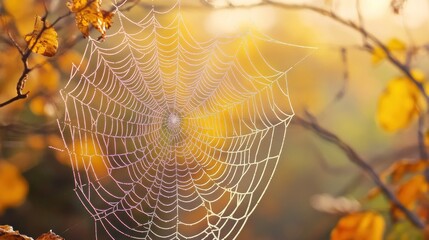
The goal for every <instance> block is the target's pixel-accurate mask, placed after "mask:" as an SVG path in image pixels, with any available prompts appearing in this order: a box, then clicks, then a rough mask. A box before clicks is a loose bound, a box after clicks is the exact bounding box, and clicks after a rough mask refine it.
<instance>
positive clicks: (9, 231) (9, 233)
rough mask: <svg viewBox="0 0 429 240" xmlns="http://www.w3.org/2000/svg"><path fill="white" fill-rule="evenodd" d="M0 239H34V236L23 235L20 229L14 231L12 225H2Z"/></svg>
mask: <svg viewBox="0 0 429 240" xmlns="http://www.w3.org/2000/svg"><path fill="white" fill-rule="evenodd" d="M0 240H33V238H31V237H27V236H25V235H21V234H20V233H19V232H18V231H14V230H13V227H11V226H8V225H3V226H1V225H0Z"/></svg>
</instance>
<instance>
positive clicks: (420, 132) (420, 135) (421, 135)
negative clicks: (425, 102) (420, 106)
mask: <svg viewBox="0 0 429 240" xmlns="http://www.w3.org/2000/svg"><path fill="white" fill-rule="evenodd" d="M425 120H426V116H425V114H421V115H420V116H419V120H418V129H417V139H418V143H419V152H420V157H421V158H422V159H424V160H429V159H428V152H427V149H426V146H425V145H426V144H425V134H426V133H425V132H426V131H425V129H426V126H425Z"/></svg>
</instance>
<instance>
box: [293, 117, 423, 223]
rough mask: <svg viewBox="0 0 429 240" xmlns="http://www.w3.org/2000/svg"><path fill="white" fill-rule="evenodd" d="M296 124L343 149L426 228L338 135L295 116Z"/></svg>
mask: <svg viewBox="0 0 429 240" xmlns="http://www.w3.org/2000/svg"><path fill="white" fill-rule="evenodd" d="M294 122H295V123H296V124H299V125H300V126H302V127H304V128H306V129H309V130H311V131H312V132H314V133H315V134H316V135H317V136H319V137H320V138H322V139H324V140H326V141H328V142H330V143H332V144H334V145H335V146H337V147H338V148H339V149H341V150H342V151H343V152H344V153H345V154H346V155H347V157H348V159H349V160H350V161H351V162H352V163H354V164H355V165H356V166H358V167H359V168H360V169H361V170H363V171H364V172H365V173H366V174H367V175H368V176H369V177H370V178H371V179H372V181H373V182H374V183H375V184H376V185H377V186H378V187H379V188H380V190H381V191H382V192H383V193H384V195H385V196H386V197H387V198H388V199H389V201H390V202H391V203H392V204H393V205H394V206H395V207H396V208H398V209H399V210H400V211H402V212H403V213H404V214H405V216H407V218H408V219H409V220H410V221H411V222H412V223H413V224H414V225H415V226H416V227H418V228H421V229H423V228H425V224H424V223H423V222H422V220H421V219H419V218H418V217H417V216H416V215H415V214H414V213H413V212H412V211H410V210H409V209H408V208H406V207H405V206H404V205H403V204H402V203H401V202H400V201H399V200H398V198H396V196H395V194H394V193H393V192H392V191H391V190H390V189H389V188H388V187H387V186H386V185H385V184H384V183H383V181H382V180H381V179H380V177H379V176H378V174H377V173H376V172H375V170H374V169H373V168H372V167H371V165H369V164H368V163H367V162H366V161H365V160H364V159H363V158H362V157H361V156H360V155H359V154H358V153H357V152H356V151H355V150H354V149H353V148H352V147H351V146H350V145H348V144H347V143H346V142H344V141H343V140H342V139H340V138H339V137H338V136H337V135H335V134H334V133H332V132H330V131H329V130H327V129H325V128H323V127H322V126H320V125H319V124H318V123H317V122H315V121H308V120H305V119H304V118H302V117H299V116H295V117H294Z"/></svg>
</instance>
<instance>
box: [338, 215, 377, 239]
mask: <svg viewBox="0 0 429 240" xmlns="http://www.w3.org/2000/svg"><path fill="white" fill-rule="evenodd" d="M384 228H385V223H384V219H383V217H382V216H381V215H380V214H378V213H375V212H371V211H367V212H358V213H352V214H348V215H346V216H344V217H342V218H341V219H340V220H339V221H338V223H337V225H336V226H335V228H334V229H333V230H332V232H331V240H381V239H383V234H384Z"/></svg>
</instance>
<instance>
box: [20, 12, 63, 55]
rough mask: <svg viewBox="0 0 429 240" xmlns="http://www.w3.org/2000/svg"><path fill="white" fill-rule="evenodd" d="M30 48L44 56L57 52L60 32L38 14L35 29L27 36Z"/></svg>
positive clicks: (26, 39)
mask: <svg viewBox="0 0 429 240" xmlns="http://www.w3.org/2000/svg"><path fill="white" fill-rule="evenodd" d="M25 41H26V42H27V45H28V48H30V49H31V51H33V52H35V53H38V54H41V55H43V56H47V57H52V56H54V55H55V54H56V53H57V49H58V34H57V32H56V31H55V29H54V28H53V27H50V26H49V23H47V22H46V21H43V20H42V18H41V17H40V16H36V21H35V23H34V30H33V32H32V33H30V34H27V35H26V36H25Z"/></svg>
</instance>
